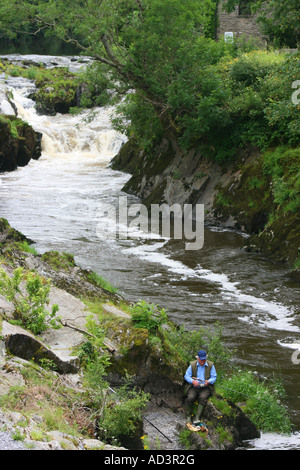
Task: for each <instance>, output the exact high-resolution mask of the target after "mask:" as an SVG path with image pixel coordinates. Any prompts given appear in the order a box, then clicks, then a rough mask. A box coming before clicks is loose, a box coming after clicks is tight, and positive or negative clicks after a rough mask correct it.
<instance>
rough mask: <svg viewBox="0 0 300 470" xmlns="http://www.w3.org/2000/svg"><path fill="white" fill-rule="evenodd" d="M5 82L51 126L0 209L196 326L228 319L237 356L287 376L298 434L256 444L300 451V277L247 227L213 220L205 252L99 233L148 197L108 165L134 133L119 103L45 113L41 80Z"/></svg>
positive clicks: (1, 178)
mask: <svg viewBox="0 0 300 470" xmlns="http://www.w3.org/2000/svg"><path fill="white" fill-rule="evenodd" d="M8 57H9V58H10V59H11V60H21V59H24V58H25V56H18V55H16V56H8ZM26 59H31V60H34V61H36V62H44V63H45V64H47V65H48V66H54V64H58V65H64V66H65V65H67V66H69V67H70V68H71V69H72V70H77V69H78V68H79V67H81V66H82V64H81V63H80V62H79V61H78V62H77V61H76V60H75V59H74V58H73V59H72V60H71V59H70V58H68V57H51V56H26ZM0 88H1V89H3V88H6V89H9V90H10V91H12V93H13V100H14V102H15V104H16V106H17V108H18V114H19V116H20V117H22V118H23V119H24V120H26V121H27V122H29V123H30V124H31V125H32V126H33V128H34V129H35V130H36V131H39V132H42V133H43V140H42V156H41V158H40V159H39V160H38V161H31V162H30V163H29V165H28V166H26V167H24V168H19V169H17V170H16V171H14V172H11V173H4V174H1V175H0V194H1V198H0V214H1V216H2V217H6V218H7V219H8V221H9V223H10V224H11V225H12V226H13V227H14V228H16V229H17V230H20V231H21V232H22V233H24V234H25V235H26V236H27V237H29V238H30V239H32V240H34V242H35V247H36V249H37V251H38V252H39V253H43V252H45V251H49V250H58V251H67V252H69V253H72V254H73V255H74V256H75V260H76V262H77V263H78V264H80V265H81V266H83V267H88V268H91V269H92V270H94V271H96V272H97V273H99V274H101V275H103V276H104V277H106V278H107V279H108V280H109V281H110V282H111V283H112V284H113V285H115V286H117V287H118V288H119V291H120V292H121V293H123V294H124V295H125V296H128V297H129V298H133V299H136V300H138V299H145V300H147V301H149V302H151V303H155V304H159V305H160V306H161V307H164V308H166V309H167V311H168V314H169V316H170V317H171V318H172V319H173V320H174V321H175V322H177V323H178V324H183V325H185V327H186V328H188V329H196V328H197V327H199V326H212V325H213V324H214V323H215V322H217V321H219V322H220V323H221V324H222V325H223V337H224V343H225V344H226V345H227V346H228V347H229V348H231V349H233V350H236V352H235V361H236V363H237V364H240V366H246V367H247V368H249V369H250V370H252V371H257V372H258V373H261V374H262V375H264V376H267V377H268V376H271V375H272V374H277V375H279V376H280V377H281V378H282V381H283V385H284V387H285V389H286V392H287V400H286V404H287V407H288V409H289V412H290V415H291V420H292V423H293V424H294V430H295V432H294V433H293V434H292V436H288V437H286V436H279V435H275V436H273V435H271V436H270V435H268V434H267V435H263V436H262V437H261V439H258V440H257V441H256V442H254V443H252V445H253V446H254V449H255V448H257V449H260V448H270V449H272V448H274V446H275V448H283V449H292V448H298V449H300V405H299V402H300V400H299V398H300V389H299V360H298V359H299V358H300V354H299V356H298V353H297V351H299V350H300V320H299V318H300V317H299V298H300V289H299V284H298V285H297V284H296V283H294V282H293V281H292V280H291V279H289V278H288V277H287V276H286V269H285V268H284V267H282V266H279V265H275V264H273V263H272V262H270V261H269V260H267V259H265V258H264V257H263V256H262V255H259V254H249V253H246V252H245V251H244V250H243V249H242V248H243V246H244V245H245V235H242V234H239V233H235V232H233V231H229V230H221V229H218V228H209V229H208V228H206V229H205V234H204V246H203V248H202V249H201V250H197V251H188V250H186V249H185V244H184V242H183V241H181V240H174V239H173V240H172V239H162V238H159V237H155V236H154V237H152V236H146V237H145V238H138V237H135V236H133V235H131V234H129V236H128V237H127V238H126V239H125V238H124V239H118V237H114V236H110V237H107V238H103V237H100V236H99V230H98V229H99V223H101V217H100V214H101V211H102V210H103V207H105V206H106V205H107V204H109V205H110V206H115V207H116V206H117V205H118V203H119V200H120V196H123V197H124V196H127V198H128V205H131V204H134V203H138V202H139V201H138V199H137V198H136V197H135V196H132V195H125V194H124V193H123V192H122V187H123V185H124V184H125V182H126V181H127V180H128V178H129V175H127V174H124V173H122V172H118V171H113V170H112V169H111V168H110V167H109V163H110V161H111V159H112V157H113V156H114V155H116V153H117V152H118V150H119V149H120V147H121V146H122V144H123V143H124V142H125V141H126V139H125V137H124V136H123V135H121V134H119V133H118V132H116V131H115V130H113V129H112V126H111V123H110V116H111V115H113V113H114V109H113V108H109V107H107V108H98V109H97V110H96V115H95V116H94V119H93V120H90V119H89V112H88V111H83V112H82V113H81V114H79V115H76V116H72V115H59V114H58V115H56V116H38V115H37V114H36V112H35V109H34V102H33V101H31V100H30V99H28V97H27V96H28V92H29V90H30V89H33V88H34V83H33V82H32V81H30V80H27V79H23V78H20V77H4V76H2V77H1V76H0ZM6 104H7V103H2V104H1V105H2V110H3V107H5V106H6ZM2 112H3V111H2Z"/></svg>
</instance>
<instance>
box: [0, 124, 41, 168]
mask: <svg viewBox="0 0 300 470" xmlns="http://www.w3.org/2000/svg"><path fill="white" fill-rule="evenodd" d="M40 141H41V134H40V133H36V132H35V131H34V130H33V128H32V127H31V126H30V125H29V124H27V123H25V122H23V121H22V120H21V119H19V118H16V117H14V116H11V115H6V116H4V115H3V116H2V118H1V120H0V172H5V171H14V170H15V169H16V168H17V167H19V166H25V165H27V164H28V163H29V161H30V160H31V159H32V158H34V159H36V160H37V159H38V158H39V157H40V156H41V144H40Z"/></svg>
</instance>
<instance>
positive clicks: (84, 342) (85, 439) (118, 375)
mask: <svg viewBox="0 0 300 470" xmlns="http://www.w3.org/2000/svg"><path fill="white" fill-rule="evenodd" d="M0 235H1V239H0V241H1V270H4V272H5V273H6V274H7V275H8V276H9V277H10V278H12V277H13V275H14V274H15V273H16V270H17V269H20V268H22V270H23V272H24V273H25V276H24V282H25V280H26V279H27V280H28V279H29V278H30V275H32V274H33V275H34V276H35V279H43V283H44V285H45V284H46V283H47V282H48V281H50V283H51V289H50V296H49V308H50V307H51V306H53V305H54V304H57V305H58V307H59V316H60V323H61V327H60V328H58V329H57V328H47V329H46V330H45V331H43V332H42V333H40V334H33V333H32V332H30V331H28V329H26V328H25V327H24V326H21V325H20V321H18V322H16V319H17V317H16V304H15V303H14V301H13V300H12V298H8V297H7V295H5V296H4V287H3V283H2V284H1V295H0V307H1V308H0V318H1V341H0V346H1V355H0V363H1V367H0V403H1V408H2V409H1V415H0V421H1V423H2V424H3V426H4V425H5V427H6V430H8V431H9V432H10V433H11V434H12V435H14V436H18V439H19V440H22V441H23V442H24V445H25V446H26V447H27V448H33V449H40V450H52V449H73V450H76V449H87V450H88V449H105V450H111V449H113V447H110V446H109V445H108V444H107V442H106V443H105V442H103V441H104V439H105V437H107V435H108V436H109V430H107V431H106V433H104V434H103V432H102V435H101V434H100V436H101V440H99V435H98V434H97V432H99V429H98V424H97V420H98V419H99V410H98V411H97V412H96V413H95V411H93V410H92V409H91V403H90V402H89V401H88V402H85V399H86V396H87V395H86V394H87V393H88V390H87V389H86V388H85V387H86V382H85V381H84V367H85V365H84V364H85V361H86V360H87V356H84V355H83V351H87V350H88V343H89V340H90V338H91V336H92V334H91V332H90V330H89V328H88V323H91V321H92V320H91V317H93V319H94V320H93V321H95V322H96V324H97V327H96V329H95V326H94V329H93V331H94V332H95V331H97V330H101V331H102V332H103V331H105V335H106V336H105V338H104V341H103V343H102V344H101V345H100V343H98V347H99V345H100V348H99V349H98V350H97V354H98V355H100V356H101V355H106V354H108V356H109V362H110V364H109V367H108V369H107V379H108V381H109V384H110V385H111V386H112V387H114V388H115V389H117V388H118V387H119V386H120V383H122V381H123V380H124V377H125V376H126V374H128V373H129V374H130V375H131V376H132V377H133V378H134V382H135V384H136V385H138V386H139V387H141V388H142V389H143V390H144V391H146V392H147V393H149V394H150V398H151V400H150V402H151V407H152V408H151V410H150V413H153V410H154V412H157V413H159V414H162V415H164V413H167V414H169V417H170V416H171V415H173V418H172V419H173V422H174V421H176V422H177V425H178V426H177V427H176V429H175V430H174V432H175V435H172V436H171V437H172V442H173V447H172V448H181V447H180V446H181V445H182V444H180V442H179V441H178V433H181V432H182V431H183V430H184V431H185V440H186V442H189V446H191V447H190V448H191V449H202V448H213V449H216V450H217V449H234V448H235V447H236V446H239V445H241V443H242V441H243V440H244V439H251V438H254V437H257V436H259V432H258V431H257V428H256V427H255V426H254V425H253V424H252V423H251V421H250V420H249V418H248V417H247V416H246V415H245V414H244V412H243V411H242V410H241V409H240V408H238V407H237V406H236V405H234V404H233V403H231V402H230V400H228V401H226V406H224V399H223V397H221V396H220V395H216V396H215V397H214V400H213V401H211V402H210V403H209V405H208V407H207V410H206V411H205V419H207V420H208V421H209V439H207V435H202V434H201V433H200V434H198V433H197V436H196V434H195V435H194V436H193V437H192V434H191V433H188V435H186V430H185V421H184V415H183V414H182V410H181V398H182V393H183V384H182V377H183V373H184V369H185V367H186V363H185V361H184V360H183V359H182V358H181V357H180V356H179V355H178V353H177V352H176V350H175V349H174V347H171V345H170V344H168V343H167V341H166V339H165V337H164V334H163V332H164V330H165V329H167V330H168V329H170V328H171V325H170V324H169V323H168V320H167V318H165V317H164V316H161V318H160V317H159V313H158V312H156V315H158V317H154V318H155V320H154V325H156V324H157V325H159V320H161V321H160V326H161V328H159V329H157V333H156V335H155V338H156V339H155V340H154V336H153V334H150V329H148V328H147V321H146V320H145V318H144V322H145V323H144V325H143V327H141V326H138V325H137V324H136V323H135V321H134V316H133V315H132V311H131V310H130V308H129V307H130V306H129V304H128V302H125V301H124V300H123V299H122V296H120V295H119V294H117V293H112V292H111V291H109V290H107V289H105V288H103V287H101V286H100V285H99V282H96V279H95V276H93V275H92V273H91V272H89V271H86V270H82V269H81V268H80V267H78V266H76V265H75V263H74V260H73V259H72V257H71V256H70V255H67V254H62V255H60V254H58V253H54V252H52V253H46V254H45V255H42V256H40V255H36V254H34V253H32V250H30V249H29V245H28V243H29V240H26V238H25V237H24V236H23V235H22V234H20V233H19V232H17V231H15V230H14V229H12V228H11V227H10V226H9V224H8V223H7V221H5V220H3V219H1V224H0ZM2 281H3V277H2V278H1V282H2ZM97 281H98V280H97ZM24 292H25V291H24V290H23V288H22V290H21V295H24ZM19 293H20V292H19ZM82 299H84V301H83V300H82ZM139 318H140V320H139V321H141V317H139ZM148 320H149V319H148ZM162 321H163V322H164V323H162ZM156 322H157V323H156ZM151 328H152V330H153V322H152V326H151ZM156 328H157V327H156ZM156 328H155V329H156ZM95 334H96V333H95ZM127 393H129V392H128V391H127ZM106 402H107V406H108V407H109V408H110V409H111V408H113V407H114V406H116V405H114V402H113V400H112V398H109V397H107V398H106ZM58 409H59V410H60V415H61V416H62V417H63V421H64V427H63V426H62V422H61V421H58V422H56V421H55V418H56V416H55V417H54V415H56V411H57V410H58ZM47 413H48V414H47ZM49 413H51V414H52V415H53V417H52V420H51V424H50V419H49ZM100 416H101V413H100ZM146 416H147V415H146ZM150 416H151V415H150ZM135 419H137V417H136V418H135ZM113 424H114V423H112V425H113ZM136 424H137V429H138V434H137V435H134V436H132V435H130V433H128V435H127V436H124V435H123V436H119V438H120V440H121V442H122V443H123V445H125V447H126V448H132V449H139V448H141V440H140V437H141V436H142V435H143V434H144V430H143V423H142V422H141V423H138V420H137V423H136ZM144 424H147V425H148V427H149V422H148V421H146V419H145V423H144ZM150 427H151V426H150ZM74 428H77V429H76V432H75V434H74V435H71V434H70V433H71V429H73V432H74ZM152 430H153V428H152ZM166 432H168V431H166ZM121 437H122V439H121ZM160 437H161V436H160ZM16 438H17V437H16ZM154 442H155V438H154V437H153V440H152V445H154ZM125 443H126V444H125ZM166 445H168V442H167V443H166ZM174 446H175V447H174ZM178 446H179V447H178ZM114 448H115V447H114ZM166 448H170V447H166Z"/></svg>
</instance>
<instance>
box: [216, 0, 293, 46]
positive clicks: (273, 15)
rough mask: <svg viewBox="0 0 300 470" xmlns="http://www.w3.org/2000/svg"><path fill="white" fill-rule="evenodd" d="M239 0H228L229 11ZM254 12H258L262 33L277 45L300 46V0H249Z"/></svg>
mask: <svg viewBox="0 0 300 470" xmlns="http://www.w3.org/2000/svg"><path fill="white" fill-rule="evenodd" d="M239 3H240V1H239V0H227V1H226V3H225V6H226V9H227V11H232V10H233V9H234V7H235V5H237V4H239ZM249 4H250V6H251V9H252V11H253V12H255V13H258V22H259V23H260V25H261V29H262V33H263V34H265V35H266V36H267V37H268V38H269V40H270V41H271V42H272V43H274V45H275V46H286V47H293V48H295V47H299V44H300V1H299V0H249Z"/></svg>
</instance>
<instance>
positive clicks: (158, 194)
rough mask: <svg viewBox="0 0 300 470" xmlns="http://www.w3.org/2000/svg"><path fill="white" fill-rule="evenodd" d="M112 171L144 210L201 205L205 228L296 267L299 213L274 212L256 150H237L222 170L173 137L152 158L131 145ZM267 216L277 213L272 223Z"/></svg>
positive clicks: (270, 186) (268, 183) (123, 150)
mask: <svg viewBox="0 0 300 470" xmlns="http://www.w3.org/2000/svg"><path fill="white" fill-rule="evenodd" d="M111 166H112V168H113V169H116V170H120V171H124V172H128V173H130V174H131V175H132V176H131V178H130V179H129V180H128V181H127V183H126V184H125V186H124V188H123V190H124V191H125V192H128V193H130V194H135V195H136V196H138V197H140V198H141V199H142V200H143V203H144V204H145V205H146V206H147V207H150V206H151V204H162V203H166V204H168V205H170V206H171V205H172V204H174V203H178V204H180V205H182V206H183V205H184V204H193V205H195V204H203V205H204V210H205V224H206V225H207V226H220V227H225V228H230V229H233V230H237V231H240V232H244V233H247V234H249V235H250V237H249V238H248V240H247V241H246V245H247V249H248V250H249V251H250V250H254V251H260V252H262V253H264V254H266V255H267V256H269V257H270V258H272V260H275V261H278V262H284V263H286V264H287V265H288V267H291V266H293V265H294V263H295V262H296V260H297V257H298V255H299V253H298V249H299V247H298V245H299V242H298V239H297V234H298V233H299V224H300V219H299V211H294V212H292V211H290V212H286V211H285V210H280V209H279V208H278V203H276V201H275V200H274V194H273V182H272V179H271V177H270V175H268V174H266V173H265V171H264V168H263V161H262V155H261V153H260V151H259V150H258V149H256V148H253V147H246V148H244V149H241V150H240V152H239V154H238V155H236V158H235V160H234V161H231V162H228V163H226V164H225V163H224V164H222V165H221V164H219V163H217V162H215V161H213V160H210V159H208V158H205V157H203V155H202V154H201V152H197V151H195V150H193V149H191V150H189V151H183V150H182V149H180V148H179V147H178V145H177V143H176V141H175V140H174V139H172V138H167V137H165V138H164V139H163V140H162V141H161V143H160V145H159V146H157V148H156V149H155V152H154V155H151V156H147V154H146V153H145V152H143V151H140V150H139V149H138V147H137V145H136V144H135V143H134V141H132V140H131V141H128V142H127V143H126V144H125V145H124V146H123V147H122V148H121V150H120V152H119V154H118V155H117V156H116V157H115V158H114V159H113V160H112V163H111ZM271 214H276V217H274V221H272V222H270V216H271Z"/></svg>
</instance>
